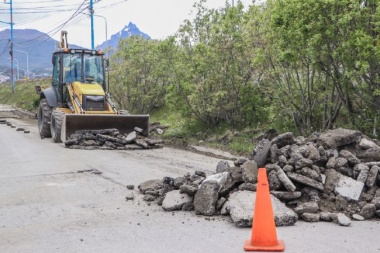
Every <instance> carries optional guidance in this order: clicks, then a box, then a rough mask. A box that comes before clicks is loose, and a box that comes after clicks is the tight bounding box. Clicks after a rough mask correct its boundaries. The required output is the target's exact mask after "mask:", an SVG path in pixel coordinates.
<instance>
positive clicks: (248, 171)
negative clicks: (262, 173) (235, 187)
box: [241, 160, 258, 184]
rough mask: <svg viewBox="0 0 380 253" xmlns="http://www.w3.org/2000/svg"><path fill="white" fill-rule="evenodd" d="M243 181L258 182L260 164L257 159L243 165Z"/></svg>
mask: <svg viewBox="0 0 380 253" xmlns="http://www.w3.org/2000/svg"><path fill="white" fill-rule="evenodd" d="M241 168H242V176H243V181H244V182H246V183H252V184H254V183H257V173H258V166H257V163H256V162H255V161H251V160H248V161H246V162H245V163H244V164H243V165H242V166H241Z"/></svg>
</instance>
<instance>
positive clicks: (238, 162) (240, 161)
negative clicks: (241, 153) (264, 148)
mask: <svg viewBox="0 0 380 253" xmlns="http://www.w3.org/2000/svg"><path fill="white" fill-rule="evenodd" d="M246 161H248V159H247V158H245V157H239V158H238V159H236V160H235V161H234V165H235V166H241V165H243V164H244V163H245V162H246Z"/></svg>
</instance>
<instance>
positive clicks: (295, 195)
mask: <svg viewBox="0 0 380 253" xmlns="http://www.w3.org/2000/svg"><path fill="white" fill-rule="evenodd" d="M270 193H271V194H272V195H273V196H275V197H277V198H278V199H280V200H284V201H289V200H293V199H299V198H301V196H302V193H301V192H299V191H293V192H282V191H271V192H270Z"/></svg>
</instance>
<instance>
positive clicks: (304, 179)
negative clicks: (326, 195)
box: [287, 172, 323, 191]
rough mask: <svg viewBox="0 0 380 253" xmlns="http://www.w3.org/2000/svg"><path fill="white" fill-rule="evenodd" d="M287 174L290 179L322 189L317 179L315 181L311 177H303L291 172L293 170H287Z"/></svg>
mask: <svg viewBox="0 0 380 253" xmlns="http://www.w3.org/2000/svg"><path fill="white" fill-rule="evenodd" d="M287 175H288V177H289V178H290V179H292V180H294V181H296V182H298V183H301V184H304V185H308V186H310V187H313V188H315V189H317V190H320V191H323V184H322V183H320V182H318V181H315V180H313V179H311V178H308V177H305V176H303V175H300V174H297V173H293V172H288V173H287Z"/></svg>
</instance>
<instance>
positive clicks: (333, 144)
mask: <svg viewBox="0 0 380 253" xmlns="http://www.w3.org/2000/svg"><path fill="white" fill-rule="evenodd" d="M361 138H362V133H361V132H360V131H356V130H350V129H343V128H336V129H333V130H329V131H327V132H325V133H322V134H321V135H320V136H319V138H318V140H317V143H318V144H319V145H322V146H323V147H324V148H325V149H335V148H338V147H340V146H343V145H348V144H351V143H358V142H359V141H360V139H361Z"/></svg>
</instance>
